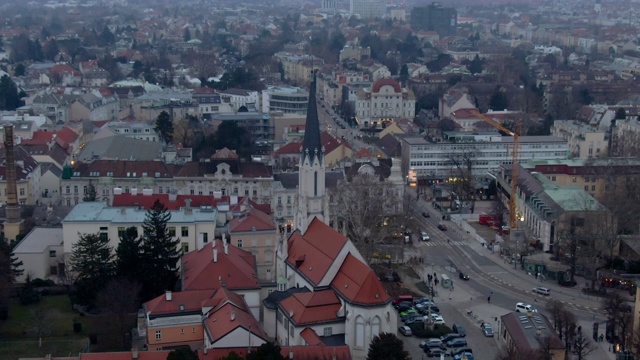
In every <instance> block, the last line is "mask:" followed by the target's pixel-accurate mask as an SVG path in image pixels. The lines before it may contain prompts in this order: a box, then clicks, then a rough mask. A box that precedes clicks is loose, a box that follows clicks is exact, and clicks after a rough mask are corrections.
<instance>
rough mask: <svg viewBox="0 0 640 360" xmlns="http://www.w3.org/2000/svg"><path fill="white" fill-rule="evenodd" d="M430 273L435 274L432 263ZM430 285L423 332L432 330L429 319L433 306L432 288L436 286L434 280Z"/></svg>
mask: <svg viewBox="0 0 640 360" xmlns="http://www.w3.org/2000/svg"><path fill="white" fill-rule="evenodd" d="M431 271H432V272H433V273H434V274H435V272H434V271H433V263H431ZM429 285H430V289H429V300H430V303H429V308H428V310H427V319H426V320H425V321H424V328H425V330H426V329H428V330H433V318H432V317H431V305H432V304H433V293H434V292H435V289H434V287H435V286H436V279H435V277H434V279H433V285H431V284H429Z"/></svg>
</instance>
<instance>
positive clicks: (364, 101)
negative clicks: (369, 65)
mask: <svg viewBox="0 0 640 360" xmlns="http://www.w3.org/2000/svg"><path fill="white" fill-rule="evenodd" d="M415 106H416V98H415V95H414V94H413V92H412V91H411V90H410V89H405V88H402V87H401V86H400V83H398V81H396V80H394V79H391V78H384V79H380V80H378V81H376V82H375V83H374V84H373V86H371V87H370V88H364V89H362V91H361V92H360V93H359V94H358V100H357V101H356V116H358V117H359V118H362V119H368V120H369V121H372V122H375V121H380V120H381V119H395V118H413V117H414V116H415Z"/></svg>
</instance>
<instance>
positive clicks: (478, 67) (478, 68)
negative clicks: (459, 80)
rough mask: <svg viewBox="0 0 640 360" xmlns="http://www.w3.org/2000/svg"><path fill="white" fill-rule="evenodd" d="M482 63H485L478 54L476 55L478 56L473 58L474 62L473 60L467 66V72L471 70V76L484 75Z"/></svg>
mask: <svg viewBox="0 0 640 360" xmlns="http://www.w3.org/2000/svg"><path fill="white" fill-rule="evenodd" d="M482 63H483V61H482V60H481V59H480V57H479V56H478V54H476V56H475V57H474V58H473V60H471V62H470V63H469V65H467V70H469V72H470V73H471V74H480V73H482Z"/></svg>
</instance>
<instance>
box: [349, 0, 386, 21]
mask: <svg viewBox="0 0 640 360" xmlns="http://www.w3.org/2000/svg"><path fill="white" fill-rule="evenodd" d="M349 12H350V13H351V14H352V15H357V16H359V17H360V18H361V19H375V18H379V19H382V17H383V16H384V15H385V14H386V12H387V6H386V4H385V2H384V1H381V0H351V1H350V2H349Z"/></svg>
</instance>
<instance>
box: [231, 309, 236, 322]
mask: <svg viewBox="0 0 640 360" xmlns="http://www.w3.org/2000/svg"><path fill="white" fill-rule="evenodd" d="M235 319H236V312H235V311H233V310H231V321H233V320H235Z"/></svg>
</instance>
